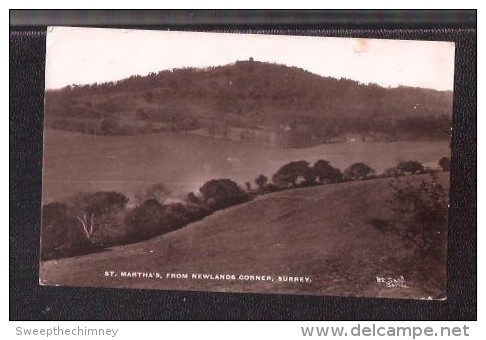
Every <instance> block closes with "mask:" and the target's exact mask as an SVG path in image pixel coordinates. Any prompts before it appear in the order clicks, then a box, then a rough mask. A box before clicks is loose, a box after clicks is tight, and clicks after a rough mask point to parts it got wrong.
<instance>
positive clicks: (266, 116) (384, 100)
mask: <svg viewBox="0 0 486 340" xmlns="http://www.w3.org/2000/svg"><path fill="white" fill-rule="evenodd" d="M451 114H452V92H450V91H446V92H444V91H442V92H441V91H435V90H431V89H422V88H410V87H398V88H383V87H380V86H378V85H376V84H361V83H358V82H356V81H353V80H349V79H335V78H330V77H322V76H319V75H316V74H313V73H311V72H308V71H305V70H303V69H300V68H296V67H287V66H285V65H277V64H271V63H263V62H258V61H253V60H249V61H238V62H236V63H233V64H230V65H225V66H219V67H212V68H204V69H196V68H184V69H175V70H165V71H161V72H159V73H151V74H149V75H147V76H145V77H142V76H132V77H130V78H128V79H125V80H121V81H118V82H112V83H104V84H92V85H84V86H70V87H67V88H64V89H61V90H56V91H48V92H47V93H46V122H47V123H48V125H49V126H52V127H55V128H60V129H65V130H76V131H80V132H87V133H98V134H133V133H145V132H154V131H161V130H172V131H178V132H191V133H198V134H203V135H205V136H209V137H216V138H229V139H233V140H241V141H250V142H257V143H260V144H277V145H283V146H288V147H300V146H309V145H315V144H320V143H328V142H332V141H344V140H346V139H347V138H356V137H358V138H363V139H368V140H379V141H383V140H417V139H418V140H423V139H446V138H448V137H449V128H450V117H451Z"/></svg>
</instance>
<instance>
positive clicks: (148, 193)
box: [135, 183, 172, 205]
mask: <svg viewBox="0 0 486 340" xmlns="http://www.w3.org/2000/svg"><path fill="white" fill-rule="evenodd" d="M171 196H172V191H171V190H170V189H169V188H167V187H166V186H165V185H164V184H162V183H155V184H152V185H151V186H149V187H148V188H146V189H145V190H143V191H142V192H140V193H138V194H136V195H135V201H136V203H137V204H138V205H140V204H142V203H143V202H145V201H147V200H149V199H154V200H156V201H157V202H159V203H161V204H164V203H165V201H166V200H167V199H168V198H170V197H171Z"/></svg>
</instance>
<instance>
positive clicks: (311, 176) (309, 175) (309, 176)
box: [302, 167, 317, 186]
mask: <svg viewBox="0 0 486 340" xmlns="http://www.w3.org/2000/svg"><path fill="white" fill-rule="evenodd" d="M302 177H304V182H303V183H302V184H303V185H304V186H312V185H315V184H316V181H317V172H316V170H315V169H314V168H312V167H307V168H306V169H305V170H304V172H303V174H302Z"/></svg>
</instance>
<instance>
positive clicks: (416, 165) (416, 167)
mask: <svg viewBox="0 0 486 340" xmlns="http://www.w3.org/2000/svg"><path fill="white" fill-rule="evenodd" d="M397 170H398V171H399V172H401V173H404V174H406V173H410V174H417V173H422V172H423V171H424V166H423V165H422V164H421V163H420V162H417V161H403V162H399V163H398V165H397Z"/></svg>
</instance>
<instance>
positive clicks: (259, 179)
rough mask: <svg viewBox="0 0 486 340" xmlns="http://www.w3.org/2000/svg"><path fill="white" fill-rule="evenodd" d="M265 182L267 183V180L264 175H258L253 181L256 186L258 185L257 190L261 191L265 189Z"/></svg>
mask: <svg viewBox="0 0 486 340" xmlns="http://www.w3.org/2000/svg"><path fill="white" fill-rule="evenodd" d="M267 182H268V178H267V176H265V175H260V176H258V177H257V178H256V179H255V183H256V185H258V188H259V189H260V190H262V189H263V188H264V187H265V185H266V184H267Z"/></svg>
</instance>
